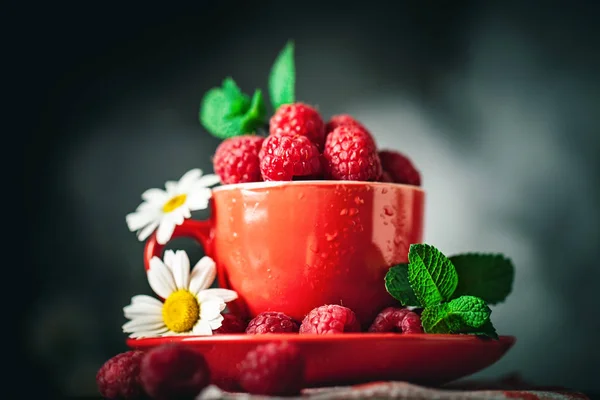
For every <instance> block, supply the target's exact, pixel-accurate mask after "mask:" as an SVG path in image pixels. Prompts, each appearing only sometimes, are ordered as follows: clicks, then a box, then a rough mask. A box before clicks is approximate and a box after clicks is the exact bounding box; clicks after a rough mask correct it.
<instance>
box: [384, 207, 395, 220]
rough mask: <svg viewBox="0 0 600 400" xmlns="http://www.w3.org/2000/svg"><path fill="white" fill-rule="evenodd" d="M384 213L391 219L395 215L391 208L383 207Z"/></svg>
mask: <svg viewBox="0 0 600 400" xmlns="http://www.w3.org/2000/svg"><path fill="white" fill-rule="evenodd" d="M383 212H384V213H385V215H387V216H388V217H391V216H392V215H394V209H393V208H392V207H390V206H384V207H383Z"/></svg>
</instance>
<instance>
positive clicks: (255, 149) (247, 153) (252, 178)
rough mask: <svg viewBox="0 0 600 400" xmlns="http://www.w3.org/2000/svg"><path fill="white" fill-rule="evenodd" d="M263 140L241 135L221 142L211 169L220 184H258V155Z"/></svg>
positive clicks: (253, 136) (259, 179)
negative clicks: (219, 180) (219, 179)
mask: <svg viewBox="0 0 600 400" xmlns="http://www.w3.org/2000/svg"><path fill="white" fill-rule="evenodd" d="M263 140H264V138H263V137H260V136H255V135H242V136H235V137H232V138H229V139H225V140H224V141H223V142H221V144H220V145H219V147H217V150H216V151H215V156H214V157H213V168H214V170H215V173H216V174H217V175H219V177H220V178H221V182H223V183H224V184H228V183H242V182H260V181H261V180H262V178H261V175H260V161H259V159H258V153H259V152H260V147H261V145H262V142H263Z"/></svg>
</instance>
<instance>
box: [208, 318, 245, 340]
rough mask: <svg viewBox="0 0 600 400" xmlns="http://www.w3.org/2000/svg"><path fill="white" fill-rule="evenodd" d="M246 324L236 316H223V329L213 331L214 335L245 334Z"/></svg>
mask: <svg viewBox="0 0 600 400" xmlns="http://www.w3.org/2000/svg"><path fill="white" fill-rule="evenodd" d="M246 325H247V324H246V322H245V321H244V320H242V319H241V318H240V317H238V316H237V315H234V314H223V322H221V327H220V328H219V329H217V330H214V331H213V334H215V335H220V334H226V333H244V332H245V331H246Z"/></svg>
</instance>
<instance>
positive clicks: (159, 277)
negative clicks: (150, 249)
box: [148, 257, 175, 299]
mask: <svg viewBox="0 0 600 400" xmlns="http://www.w3.org/2000/svg"><path fill="white" fill-rule="evenodd" d="M148 283H149V284H150V287H151V288H152V290H154V293H156V294H157V295H159V296H160V297H162V298H163V299H166V298H167V297H169V295H170V294H171V293H173V292H174V291H175V280H174V279H173V274H172V273H171V271H170V270H169V268H168V267H167V266H166V265H165V264H163V262H162V261H161V260H160V258H158V257H152V259H150V269H149V270H148Z"/></svg>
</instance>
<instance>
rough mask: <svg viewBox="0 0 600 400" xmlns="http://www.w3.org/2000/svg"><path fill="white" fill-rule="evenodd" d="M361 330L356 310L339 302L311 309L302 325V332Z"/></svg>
mask: <svg viewBox="0 0 600 400" xmlns="http://www.w3.org/2000/svg"><path fill="white" fill-rule="evenodd" d="M343 332H360V323H359V322H358V319H357V318H356V315H355V314H354V311H352V310H351V309H349V308H347V307H343V306H338V305H337V304H331V305H325V306H321V307H317V308H315V309H313V310H311V311H310V312H309V313H308V314H307V315H306V317H304V320H303V321H302V325H300V333H317V334H327V333H343Z"/></svg>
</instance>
